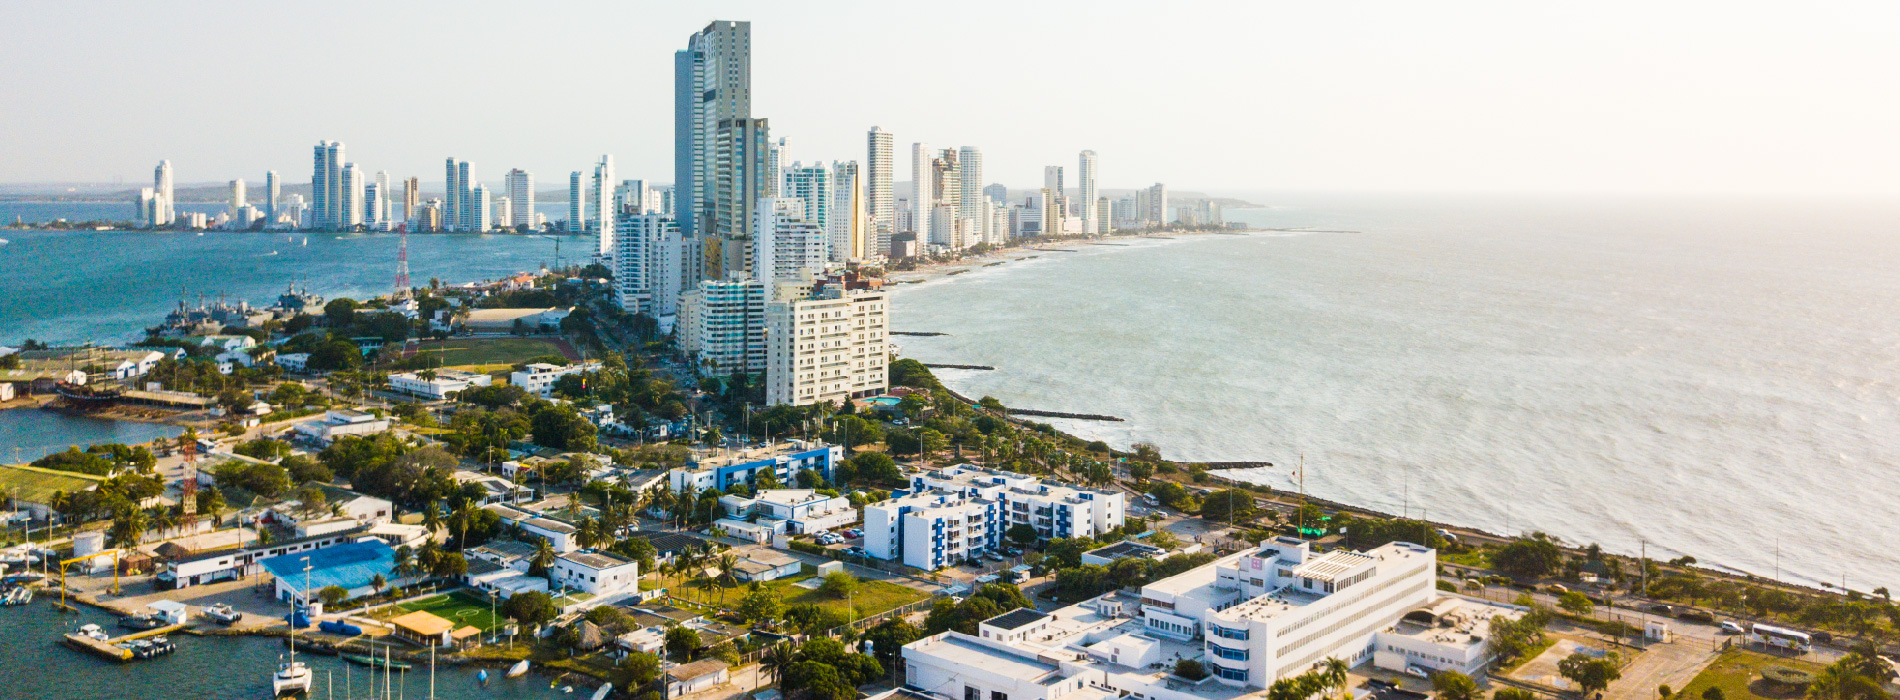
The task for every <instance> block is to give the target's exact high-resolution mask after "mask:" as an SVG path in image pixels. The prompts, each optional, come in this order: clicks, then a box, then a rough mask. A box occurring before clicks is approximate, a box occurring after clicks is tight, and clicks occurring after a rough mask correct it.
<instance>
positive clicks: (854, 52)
mask: <svg viewBox="0 0 1900 700" xmlns="http://www.w3.org/2000/svg"><path fill="white" fill-rule="evenodd" d="M713 19H729V20H750V21H751V22H752V37H753V44H754V53H753V90H754V97H753V106H754V107H753V108H754V115H755V116H763V117H769V118H770V119H771V121H772V127H773V135H774V136H784V137H788V138H789V139H790V140H791V156H792V157H793V158H796V159H801V160H812V159H826V160H830V159H860V160H861V159H862V158H863V157H864V132H865V130H866V129H868V128H869V127H870V126H871V125H873V124H876V125H880V126H883V127H884V128H885V129H887V130H890V131H893V132H895V133H896V135H897V139H898V142H899V143H900V149H899V150H900V154H901V157H900V161H899V164H898V170H899V172H900V175H899V176H898V177H899V179H900V180H902V179H908V170H909V164H908V161H909V144H910V142H912V141H916V140H923V141H926V142H929V143H930V144H932V145H934V146H954V145H974V146H978V147H980V148H982V149H983V151H984V156H985V160H986V162H987V173H986V174H987V175H988V178H987V179H989V180H991V181H1000V182H1004V183H1006V184H1010V185H1016V186H1032V185H1036V184H1038V183H1039V182H1040V180H1041V173H1042V166H1044V165H1052V164H1055V165H1065V166H1068V167H1070V168H1073V167H1074V166H1075V156H1076V152H1077V151H1080V150H1082V149H1085V148H1092V149H1095V150H1096V151H1097V152H1098V153H1100V160H1101V182H1102V184H1103V186H1106V187H1129V186H1137V185H1145V184H1149V183H1153V182H1156V181H1161V182H1167V183H1168V184H1169V185H1170V186H1171V187H1173V188H1177V189H1220V190H1242V189H1245V190H1423V191H1436V190H1480V191H1484V190H1489V191H1514V190H1532V191H1615V192H1684V191H1688V192H1855V193H1865V192H1874V193H1893V192H1896V191H1900V167H1896V165H1895V164H1896V163H1900V90H1896V87H1900V36H1897V35H1896V31H1900V30H1896V27H1900V21H1897V20H1900V4H1896V3H1874V2H1863V3H1846V2H1843V3H1737V2H1709V3H1687V2H1682V3H1676V2H1662V3H1659V2H1653V1H1651V2H1634V3H1616V2H1585V3H1569V4H1558V3H1542V2H1521V1H1513V2H1496V3H1440V2H1417V1H1416V0H1410V1H1405V2H1286V3H1280V2H1272V3H1268V2H1234V3H1157V2H1153V1H1152V0H1148V1H1144V2H1128V3H1122V2H1102V1H1097V2H1087V3H1056V2H1041V1H1031V2H1022V1H1021V0H1017V1H1014V2H999V3H987V2H969V1H964V0H959V1H958V2H935V3H883V2H867V3H847V2H769V3H768V2H759V3H751V2H705V3H682V2H667V3H635V2H598V3H594V2H522V1H516V2H477V1H469V0H464V1H461V2H439V3H438V2H396V3H391V2H346V1H339V0H327V1H324V2H276V1H273V2H249V1H247V2H224V3H214V2H157V1H140V2H74V1H72V0H57V1H53V2H38V1H31V0H6V2H4V3H0V182H12V183H19V182H40V181H92V182H99V181H113V180H115V179H119V178H123V179H124V180H125V181H126V182H127V183H128V184H132V183H136V182H138V181H142V180H146V179H148V178H149V177H150V174H151V168H152V166H153V165H154V164H155V163H156V162H157V161H158V160H159V159H161V158H169V159H171V160H172V162H173V164H174V167H175V168H176V171H177V176H178V179H179V181H180V182H209V181H222V180H228V179H231V178H234V177H243V178H246V179H247V180H252V181H261V180H262V179H263V174H264V171H265V170H267V169H276V170H278V171H279V172H281V173H282V174H283V176H284V178H285V180H286V181H287V182H305V181H308V179H309V177H310V148H311V146H312V145H313V144H315V143H316V142H317V141H318V140H320V139H337V140H341V141H343V142H344V143H345V144H347V146H348V157H349V158H350V159H351V160H353V161H355V162H357V163H358V164H360V165H361V166H362V167H364V168H366V169H368V170H369V171H371V172H374V171H376V170H389V171H390V173H391V174H392V175H394V176H397V177H406V176H409V175H418V176H421V177H422V178H423V180H424V182H425V183H426V184H425V188H426V189H437V188H440V187H441V179H442V160H443V158H445V157H447V156H457V157H461V158H466V159H469V160H471V161H473V162H474V163H475V166H476V174H477V176H478V177H479V178H480V179H482V180H483V181H486V182H489V183H494V184H499V182H500V180H501V176H502V174H503V173H504V172H506V171H507V170H508V169H509V168H511V167H525V168H527V169H529V170H531V171H533V172H534V173H535V175H536V177H537V180H538V184H539V185H540V186H541V187H542V188H544V189H549V188H555V187H560V186H564V183H565V180H566V174H567V172H568V171H570V170H578V169H583V168H585V167H586V166H587V165H588V164H589V163H591V162H592V161H593V160H594V159H596V158H597V157H599V155H600V154H602V153H611V154H613V156H614V158H615V160H616V163H617V165H618V171H619V174H620V175H621V177H623V178H636V177H646V178H650V179H653V180H655V181H663V182H664V181H671V180H672V160H671V157H672V155H671V149H672V114H673V112H672V72H671V70H672V54H673V51H675V50H676V49H678V48H681V47H682V46H684V44H685V40H686V37H687V36H688V35H689V34H691V33H692V32H694V31H696V30H698V29H699V28H701V27H702V26H704V25H705V24H706V22H707V21H709V20H713Z"/></svg>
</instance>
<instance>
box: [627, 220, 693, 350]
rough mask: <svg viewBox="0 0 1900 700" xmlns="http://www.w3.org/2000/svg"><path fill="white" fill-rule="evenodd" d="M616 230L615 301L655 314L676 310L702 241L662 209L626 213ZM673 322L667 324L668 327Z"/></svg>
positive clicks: (667, 314) (673, 313)
mask: <svg viewBox="0 0 1900 700" xmlns="http://www.w3.org/2000/svg"><path fill="white" fill-rule="evenodd" d="M614 230H615V234H616V236H615V241H616V243H615V246H616V248H617V250H616V251H615V252H614V300H615V303H616V304H618V305H619V306H620V308H622V309H625V310H626V311H628V312H629V313H644V314H646V315H648V316H652V317H654V318H655V319H661V318H668V317H673V316H676V315H677V314H678V313H679V297H680V291H681V290H682V289H684V288H685V287H686V286H687V283H686V280H687V279H688V278H689V276H690V275H691V271H692V269H693V262H694V259H695V258H697V257H698V255H699V247H698V246H696V245H692V244H691V243H690V242H689V241H687V240H686V239H685V237H683V236H681V235H680V227H679V222H677V221H675V220H673V218H672V217H669V216H664V215H662V214H659V213H642V214H634V213H627V214H621V215H620V221H619V223H618V224H617V225H616V226H615V229H614ZM670 327H671V323H670V322H669V323H662V324H661V329H662V331H664V330H666V329H668V328H670Z"/></svg>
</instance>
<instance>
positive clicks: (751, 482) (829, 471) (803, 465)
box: [667, 440, 844, 492]
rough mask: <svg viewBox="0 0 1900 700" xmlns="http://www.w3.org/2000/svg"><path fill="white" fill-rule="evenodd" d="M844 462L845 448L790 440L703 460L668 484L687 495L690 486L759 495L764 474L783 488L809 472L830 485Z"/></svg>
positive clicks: (670, 478)
mask: <svg viewBox="0 0 1900 700" xmlns="http://www.w3.org/2000/svg"><path fill="white" fill-rule="evenodd" d="M843 460H844V448H843V447H839V446H837V445H827V444H824V443H822V442H813V441H808V440H787V441H785V442H781V443H778V444H776V445H772V446H770V447H762V448H758V449H752V450H744V451H739V452H731V453H727V454H721V455H718V456H714V457H705V458H702V459H700V460H699V461H698V462H696V463H694V464H692V465H691V466H687V467H682V468H678V469H674V470H672V471H671V472H668V473H667V483H668V484H669V485H671V486H672V488H673V491H674V492H682V491H685V490H686V489H687V487H689V486H690V487H691V488H692V489H693V490H694V491H705V490H707V489H719V490H721V491H724V490H726V489H728V488H731V487H732V485H733V484H745V485H746V487H747V488H748V489H752V490H754V491H756V490H757V488H758V482H759V475H760V474H764V473H771V474H772V475H773V476H774V478H777V479H778V482H779V483H780V484H796V483H798V473H799V472H802V471H805V470H807V469H810V470H812V471H815V472H818V475H819V476H822V477H824V478H825V480H826V481H830V480H831V479H832V477H833V475H834V474H835V473H836V471H835V470H836V468H837V465H838V463H839V462H841V461H843Z"/></svg>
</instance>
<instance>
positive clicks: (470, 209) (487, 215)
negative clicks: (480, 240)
mask: <svg viewBox="0 0 1900 700" xmlns="http://www.w3.org/2000/svg"><path fill="white" fill-rule="evenodd" d="M493 206H494V203H493V202H490V201H488V188H487V187H483V186H481V185H476V186H474V187H472V188H469V191H468V194H467V196H466V197H465V198H464V199H463V201H462V213H463V214H464V215H466V216H467V218H466V226H464V230H467V231H474V232H476V233H482V232H484V231H487V230H488V229H491V228H494V227H495V220H494V219H493V218H491V217H492V216H493V215H492V213H491V212H492V210H491V207H493Z"/></svg>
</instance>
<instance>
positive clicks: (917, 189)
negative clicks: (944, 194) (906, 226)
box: [910, 141, 937, 245]
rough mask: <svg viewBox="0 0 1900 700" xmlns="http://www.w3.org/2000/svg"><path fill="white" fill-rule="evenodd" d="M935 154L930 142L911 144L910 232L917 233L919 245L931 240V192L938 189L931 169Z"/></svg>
mask: <svg viewBox="0 0 1900 700" xmlns="http://www.w3.org/2000/svg"><path fill="white" fill-rule="evenodd" d="M933 155H934V154H932V153H931V152H930V144H927V143H924V142H922V141H918V142H915V143H912V144H911V145H910V232H911V233H914V234H917V243H918V244H919V245H922V244H925V243H929V242H930V241H931V237H930V210H931V207H932V202H931V201H930V194H931V193H932V192H934V191H935V190H936V181H937V178H936V177H935V176H934V175H933V173H932V171H931V161H932V160H934V158H933V157H932V156H933Z"/></svg>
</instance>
